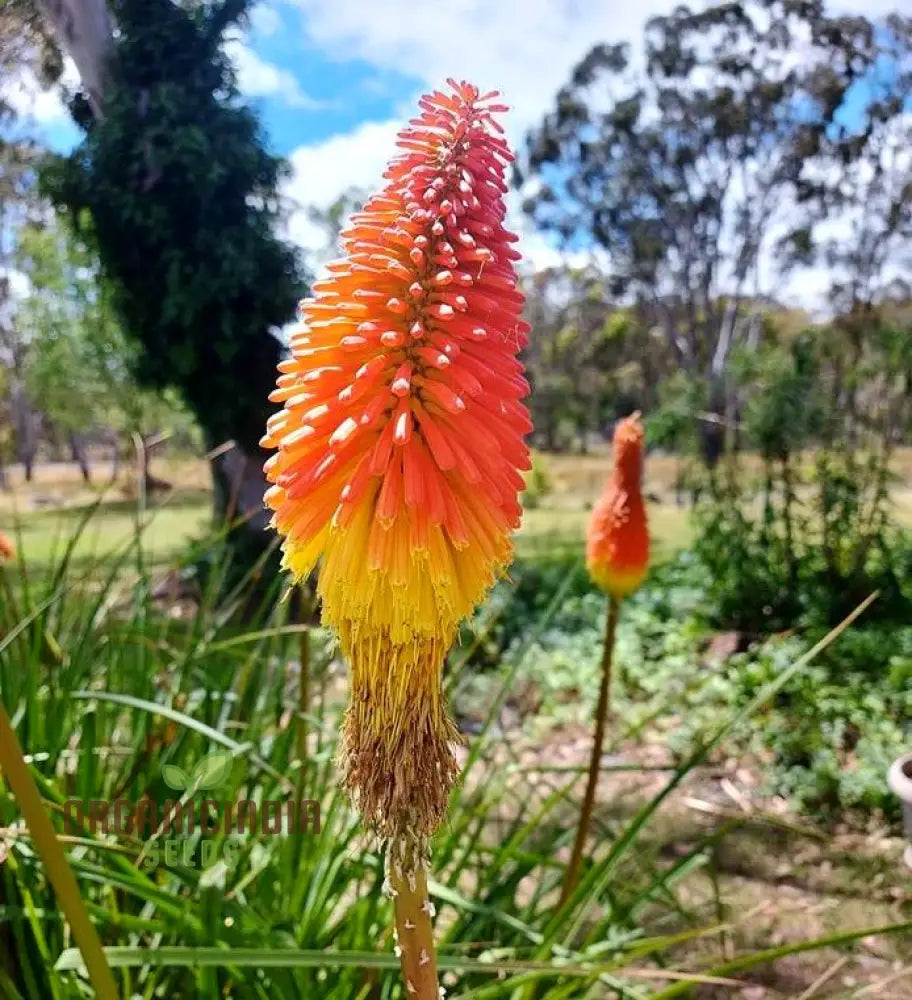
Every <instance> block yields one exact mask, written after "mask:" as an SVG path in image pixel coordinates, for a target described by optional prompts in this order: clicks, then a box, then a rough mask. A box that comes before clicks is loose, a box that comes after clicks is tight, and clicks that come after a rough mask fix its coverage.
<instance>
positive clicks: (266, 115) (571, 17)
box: [20, 0, 897, 266]
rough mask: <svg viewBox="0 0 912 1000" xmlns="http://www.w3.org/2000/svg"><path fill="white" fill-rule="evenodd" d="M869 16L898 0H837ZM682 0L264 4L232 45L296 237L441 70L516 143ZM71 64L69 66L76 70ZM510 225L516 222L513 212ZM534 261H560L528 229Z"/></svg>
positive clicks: (303, 0) (378, 152) (277, 0)
mask: <svg viewBox="0 0 912 1000" xmlns="http://www.w3.org/2000/svg"><path fill="white" fill-rule="evenodd" d="M832 2H833V4H834V6H835V7H842V9H844V10H848V11H851V10H852V9H853V8H854V9H855V10H856V11H857V10H859V9H860V7H862V6H863V8H864V10H865V13H867V14H868V15H869V16H871V15H875V14H877V13H882V12H885V11H887V10H890V9H893V8H894V7H895V6H896V5H897V0H832ZM676 3H677V0H636V2H634V0H263V2H261V3H260V4H259V5H258V6H256V7H255V8H254V9H253V12H252V15H251V24H250V27H249V30H248V31H247V32H245V33H244V34H243V35H239V36H238V37H235V38H233V39H232V40H231V41H230V42H229V43H228V50H229V53H230V55H231V57H232V59H233V60H234V62H235V65H236V67H237V70H238V79H239V84H240V87H241V90H242V92H243V93H244V95H245V96H246V97H247V99H248V100H250V101H251V102H252V103H254V104H255V105H256V107H257V108H258V110H259V111H260V113H261V116H262V119H263V123H264V126H265V128H266V130H267V133H268V137H269V142H270V145H271V147H272V148H273V149H274V150H275V151H276V152H278V153H281V154H282V155H284V156H287V157H288V158H289V160H290V163H291V166H292V178H291V180H290V181H289V183H288V185H287V188H286V191H285V193H286V195H287V196H288V197H290V198H291V199H292V200H293V201H294V202H295V203H296V204H298V205H299V206H300V208H301V211H299V212H297V213H295V214H294V215H293V217H292V219H291V221H290V225H289V234H290V236H291V238H293V239H294V240H296V241H297V242H299V243H301V244H302V245H303V246H304V247H306V248H308V249H310V250H313V251H319V250H320V249H321V244H322V241H323V235H322V233H321V231H320V230H319V228H318V227H316V226H314V224H313V223H312V222H310V220H309V217H308V215H307V212H306V207H307V206H308V205H318V206H326V205H328V204H330V203H331V202H332V201H333V200H334V199H335V198H336V197H337V196H338V195H339V194H340V193H341V192H342V191H344V190H345V189H346V188H348V187H351V186H357V187H366V188H371V187H373V186H375V185H376V183H377V181H378V180H379V178H380V174H381V172H382V170H383V166H384V164H385V163H386V161H387V160H388V159H389V157H390V155H391V153H392V152H393V143H394V139H395V133H396V131H397V130H398V128H399V127H401V125H402V122H403V120H404V119H405V118H407V117H408V116H409V115H411V114H412V112H413V109H414V106H415V100H416V98H417V97H418V95H419V94H420V93H421V92H423V91H425V90H427V89H430V88H432V87H435V86H439V85H440V84H441V83H442V81H443V80H444V79H445V78H446V77H448V76H454V77H457V78H466V79H470V80H472V81H473V82H475V83H477V84H478V85H479V86H481V87H482V88H483V89H498V90H500V91H501V92H502V93H503V94H504V97H505V100H506V103H508V104H509V105H510V106H511V109H512V110H511V113H510V114H509V115H508V117H507V122H506V124H507V131H508V136H509V138H510V139H511V140H512V141H513V142H514V143H518V142H520V141H521V140H522V136H523V134H524V132H525V131H526V129H527V128H528V127H529V126H531V125H533V124H534V123H536V122H537V121H538V120H539V119H540V117H541V116H542V115H543V114H544V113H545V112H546V111H547V110H548V109H549V107H550V106H551V105H552V103H553V98H554V94H555V93H556V91H557V89H558V88H559V87H560V86H561V85H562V84H563V83H564V82H565V81H566V79H567V78H568V75H569V72H570V70H571V68H572V67H573V66H574V65H575V64H576V63H577V62H578V61H579V59H580V58H581V57H582V56H583V55H584V54H585V53H586V52H587V51H588V50H589V49H590V48H591V46H592V45H593V44H594V43H595V42H598V41H631V42H634V41H636V40H637V39H639V38H641V37H642V31H643V26H644V23H645V21H646V20H647V19H648V18H649V17H651V16H654V15H656V14H663V13H668V12H670V11H671V10H672V9H673V7H674V6H675V5H676ZM73 72H74V71H73V70H72V69H70V74H71V78H72V75H73ZM21 97H22V99H21V101H20V104H21V105H22V107H23V110H25V105H27V104H29V103H30V108H31V111H32V112H33V115H34V125H35V128H36V130H37V131H38V132H39V133H40V134H41V135H42V136H43V137H44V138H45V140H46V141H47V142H49V143H50V144H51V145H53V146H55V147H56V148H58V149H65V148H67V147H68V146H70V145H72V143H73V142H74V141H75V140H76V138H77V131H76V129H75V128H74V126H73V125H72V124H71V123H70V122H69V120H68V116H67V115H66V112H65V110H64V109H63V107H62V105H61V104H60V101H59V98H58V97H57V96H56V95H55V94H53V93H51V94H37V95H36V94H34V93H30V94H28V95H21ZM512 218H513V224H514V226H515V227H517V228H520V227H522V226H523V220H522V219H521V218H520V217H519V213H518V212H514V213H513V216H512ZM523 248H524V251H525V254H526V256H527V257H528V258H531V260H532V262H533V264H535V265H537V266H545V265H547V264H549V263H554V262H555V261H556V259H557V257H558V255H557V253H556V252H555V250H554V249H553V248H551V247H549V245H548V244H547V242H546V241H545V239H544V238H543V237H541V236H540V235H539V234H536V233H533V232H529V231H526V232H524V233H523Z"/></svg>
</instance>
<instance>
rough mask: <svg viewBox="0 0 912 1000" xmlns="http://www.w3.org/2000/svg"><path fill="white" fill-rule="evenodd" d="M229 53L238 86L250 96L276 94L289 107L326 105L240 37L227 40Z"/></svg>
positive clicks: (293, 76) (226, 48) (316, 107)
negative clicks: (306, 91) (305, 91)
mask: <svg viewBox="0 0 912 1000" xmlns="http://www.w3.org/2000/svg"><path fill="white" fill-rule="evenodd" d="M225 52H226V53H227V54H228V57H229V58H230V59H231V61H232V62H233V63H234V68H235V70H236V71H237V79H238V88H239V89H240V91H241V93H242V94H244V95H245V96H246V97H274V98H277V99H279V100H281V101H283V102H284V103H285V104H287V105H288V106H289V107H292V108H304V109H309V110H318V109H320V108H324V107H325V106H326V104H325V102H323V101H319V100H317V99H316V98H314V97H311V96H310V95H309V94H306V93H304V91H303V90H302V89H301V85H300V84H299V83H298V81H297V79H296V78H295V75H294V74H293V73H291V72H289V71H288V70H287V69H282V68H281V67H279V66H276V65H274V64H273V63H270V62H266V60H265V59H262V58H261V57H260V56H259V55H257V53H256V52H255V51H254V50H253V49H252V48H251V47H250V46H249V45H248V44H246V43H245V42H243V41H242V40H241V39H240V38H237V37H232V38H229V40H228V41H227V42H225Z"/></svg>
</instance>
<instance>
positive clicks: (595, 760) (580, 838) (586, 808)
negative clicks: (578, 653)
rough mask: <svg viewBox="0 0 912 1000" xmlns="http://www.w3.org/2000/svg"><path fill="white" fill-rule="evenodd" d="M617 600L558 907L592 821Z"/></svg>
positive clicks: (612, 604)
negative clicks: (574, 838) (585, 772)
mask: <svg viewBox="0 0 912 1000" xmlns="http://www.w3.org/2000/svg"><path fill="white" fill-rule="evenodd" d="M619 608H620V601H619V600H618V598H616V597H609V598H608V614H607V616H606V618H605V645H604V647H603V649H602V686H601V688H600V690H599V699H598V705H597V706H596V709H595V733H594V735H593V739H592V756H591V757H590V759H589V776H588V778H587V779H586V794H585V795H584V796H583V804H582V807H581V808H580V818H579V825H578V826H577V828H576V840H575V841H574V843H573V851H572V852H571V854H570V862H569V864H568V865H567V873H566V875H565V876H564V886H563V889H562V890H561V897H560V902H559V903H558V909H560V908H561V907H562V906H563V905H564V904H565V903H566V902H567V900H568V899H569V898H570V896H571V894H572V893H573V890H574V888H575V886H576V883H577V881H578V880H579V872H580V865H581V864H582V861H583V847H584V846H585V844H586V836H587V834H588V833H589V824H590V822H591V820H592V806H593V804H594V803H595V790H596V788H597V786H598V779H599V770H600V765H601V762H602V743H603V742H604V739H605V721H606V719H607V718H608V706H609V702H610V692H611V664H612V659H613V656H614V635H615V631H616V629H617V620H618V610H619Z"/></svg>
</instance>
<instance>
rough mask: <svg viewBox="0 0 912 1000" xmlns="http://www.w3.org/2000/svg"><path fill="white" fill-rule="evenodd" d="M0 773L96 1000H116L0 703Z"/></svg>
mask: <svg viewBox="0 0 912 1000" xmlns="http://www.w3.org/2000/svg"><path fill="white" fill-rule="evenodd" d="M0 771H2V772H3V774H4V775H5V777H6V780H7V782H8V783H9V786H10V788H11V789H12V792H13V795H14V796H15V798H16V801H17V802H18V804H19V808H20V809H21V810H22V817H23V819H24V820H25V823H26V826H27V827H28V829H29V832H30V833H31V836H32V842H33V843H34V845H35V847H36V848H37V850H38V854H39V855H40V857H41V860H42V861H43V862H44V868H45V872H46V873H47V878H48V881H49V882H50V883H51V886H52V887H53V889H54V892H55V894H56V895H57V901H58V903H59V904H60V909H61V910H62V911H63V915H64V917H65V918H66V920H67V921H68V923H69V925H70V928H71V929H72V931H73V937H74V938H75V939H76V944H77V945H78V946H79V950H80V952H82V957H83V960H84V961H85V967H86V970H87V971H88V974H89V979H90V980H91V982H92V985H93V986H94V987H95V996H96V998H97V1000H117V988H116V986H115V985H114V977H113V976H112V975H111V970H110V969H109V968H108V963H107V959H106V958H105V954H104V951H103V950H102V947H101V941H100V940H99V938H98V934H97V932H96V930H95V925H94V924H93V923H92V921H91V919H90V918H89V914H88V911H87V910H86V907H85V904H84V903H83V901H82V897H81V896H80V894H79V886H78V885H77V884H76V879H75V878H74V876H73V873H72V871H71V870H70V866H69V865H68V864H67V859H66V855H65V854H64V851H63V847H62V846H61V845H60V842H59V841H58V840H57V834H56V833H55V832H54V827H53V826H52V825H51V821H50V818H49V817H48V814H47V812H46V811H45V809H44V805H43V803H42V801H41V796H40V795H39V793H38V788H37V786H36V785H35V781H34V779H33V778H32V776H31V774H30V773H29V769H28V765H27V764H26V763H25V757H24V756H23V753H22V747H20V746H19V740H18V739H17V737H16V733H15V731H14V730H13V727H12V724H11V722H10V719H9V716H8V715H7V712H6V708H5V707H4V706H3V705H2V704H0Z"/></svg>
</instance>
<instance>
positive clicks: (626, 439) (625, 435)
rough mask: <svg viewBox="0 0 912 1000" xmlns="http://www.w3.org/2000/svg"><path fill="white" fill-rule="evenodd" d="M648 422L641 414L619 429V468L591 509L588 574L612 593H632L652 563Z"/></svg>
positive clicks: (617, 595) (616, 434)
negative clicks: (646, 488) (646, 497)
mask: <svg viewBox="0 0 912 1000" xmlns="http://www.w3.org/2000/svg"><path fill="white" fill-rule="evenodd" d="M642 472H643V425H642V424H641V423H640V418H639V414H638V413H635V414H633V416H630V417H626V418H625V419H624V420H621V421H620V422H619V423H618V425H617V427H616V428H615V431H614V470H613V472H612V474H611V478H610V479H609V480H608V483H607V485H606V487H605V491H604V493H603V494H602V495H601V497H600V498H599V499H598V501H597V502H596V504H595V506H594V507H593V509H592V517H591V518H590V521H589V533H588V536H587V538H586V566H587V568H588V570H589V575H590V576H591V577H592V580H593V582H594V583H596V584H597V585H598V586H599V587H601V588H602V590H604V591H606V592H607V593H608V594H610V595H611V596H612V597H615V598H621V597H626V596H627V595H628V594H632V593H633V592H634V591H635V590H636V589H637V587H639V585H640V584H641V583H642V582H643V578H644V577H645V576H646V570H647V569H648V567H649V528H648V526H647V524H646V508H645V506H644V504H643V495H642V493H641V487H640V481H641V478H642Z"/></svg>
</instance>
